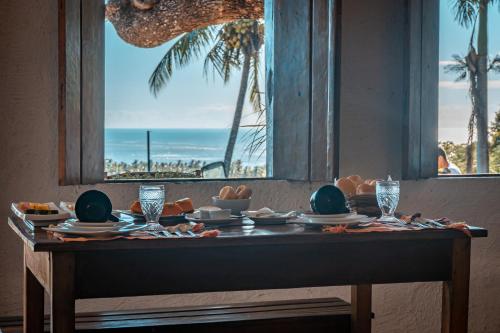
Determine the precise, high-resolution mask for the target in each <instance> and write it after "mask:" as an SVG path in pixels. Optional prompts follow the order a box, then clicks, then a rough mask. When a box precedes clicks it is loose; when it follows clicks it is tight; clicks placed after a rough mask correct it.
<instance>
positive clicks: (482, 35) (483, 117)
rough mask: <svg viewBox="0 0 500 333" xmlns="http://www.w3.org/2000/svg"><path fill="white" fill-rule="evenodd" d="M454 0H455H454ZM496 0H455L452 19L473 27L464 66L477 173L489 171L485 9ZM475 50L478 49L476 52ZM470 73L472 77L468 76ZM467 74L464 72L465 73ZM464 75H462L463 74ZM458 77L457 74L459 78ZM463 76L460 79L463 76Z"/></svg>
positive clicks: (486, 22) (486, 10)
mask: <svg viewBox="0 0 500 333" xmlns="http://www.w3.org/2000/svg"><path fill="white" fill-rule="evenodd" d="M454 1H455V0H454ZM495 2H499V1H498V0H456V2H455V4H454V10H455V19H456V20H457V21H458V22H459V24H460V25H462V26H464V27H466V28H469V27H471V26H474V28H473V30H472V34H473V35H472V37H471V43H470V45H469V54H468V55H467V57H466V58H467V61H466V65H467V66H469V67H470V69H468V71H469V82H470V84H471V86H470V94H471V100H472V105H473V110H472V114H471V120H469V139H470V136H471V123H472V126H473V127H474V124H475V128H476V130H477V147H476V155H477V172H478V173H487V172H488V171H489V148H488V70H489V65H488V8H489V6H490V5H493V4H494V3H495ZM476 21H478V22H479V26H478V33H477V47H474V46H473V36H474V33H475V25H476ZM476 50H477V52H476ZM471 75H472V76H471ZM466 76H467V74H466ZM466 76H465V77H466ZM460 77H461V76H459V78H460ZM465 77H464V78H462V80H463V79H465Z"/></svg>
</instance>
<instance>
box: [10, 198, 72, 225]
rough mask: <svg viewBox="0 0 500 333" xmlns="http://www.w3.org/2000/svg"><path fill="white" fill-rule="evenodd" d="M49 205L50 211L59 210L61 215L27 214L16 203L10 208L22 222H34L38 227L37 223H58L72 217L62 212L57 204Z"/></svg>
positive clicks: (50, 203)
mask: <svg viewBox="0 0 500 333" xmlns="http://www.w3.org/2000/svg"><path fill="white" fill-rule="evenodd" d="M48 205H49V207H50V209H53V210H57V211H58V212H59V213H58V214H49V215H39V214H25V213H24V212H23V210H22V209H21V208H19V204H18V203H16V202H14V203H12V205H11V206H10V209H11V210H12V212H13V213H14V214H16V216H17V217H19V218H20V219H21V220H23V221H26V220H30V221H33V224H34V225H36V221H57V220H65V219H67V218H69V217H70V214H69V213H68V212H65V211H63V210H61V209H60V208H59V207H57V206H56V204H55V203H53V202H48Z"/></svg>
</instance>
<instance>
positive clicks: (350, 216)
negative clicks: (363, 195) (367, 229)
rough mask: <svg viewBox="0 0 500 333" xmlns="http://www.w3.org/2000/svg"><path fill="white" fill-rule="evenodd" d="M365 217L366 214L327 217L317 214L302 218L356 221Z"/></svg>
mask: <svg viewBox="0 0 500 333" xmlns="http://www.w3.org/2000/svg"><path fill="white" fill-rule="evenodd" d="M301 217H302V216H301ZM365 217H366V215H358V214H351V215H349V216H346V217H325V216H323V215H316V216H303V217H302V218H304V219H305V220H311V221H330V222H343V221H355V220H359V219H362V218H365Z"/></svg>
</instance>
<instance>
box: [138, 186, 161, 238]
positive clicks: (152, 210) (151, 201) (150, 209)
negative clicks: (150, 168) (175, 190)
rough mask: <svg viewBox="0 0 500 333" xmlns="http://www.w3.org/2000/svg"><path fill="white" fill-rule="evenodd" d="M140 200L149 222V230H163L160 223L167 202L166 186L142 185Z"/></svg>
mask: <svg viewBox="0 0 500 333" xmlns="http://www.w3.org/2000/svg"><path fill="white" fill-rule="evenodd" d="M139 201H140V202H141V209H142V213H143V214H144V218H145V219H146V223H147V225H148V226H147V227H146V229H147V230H153V231H154V230H161V229H162V226H161V225H160V224H159V223H158V221H159V219H160V215H161V212H162V210H163V204H164V202H165V187H164V186H163V185H142V186H141V188H140V190H139Z"/></svg>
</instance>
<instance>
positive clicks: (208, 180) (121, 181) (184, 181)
mask: <svg viewBox="0 0 500 333" xmlns="http://www.w3.org/2000/svg"><path fill="white" fill-rule="evenodd" d="M259 181H265V182H277V181H286V182H294V183H309V181H296V180H288V179H278V178H272V177H268V178H183V179H116V180H104V181H103V182H102V183H100V184H130V183H144V184H147V183H166V184H191V183H215V182H227V183H231V182H249V183H253V182H259Z"/></svg>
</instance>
